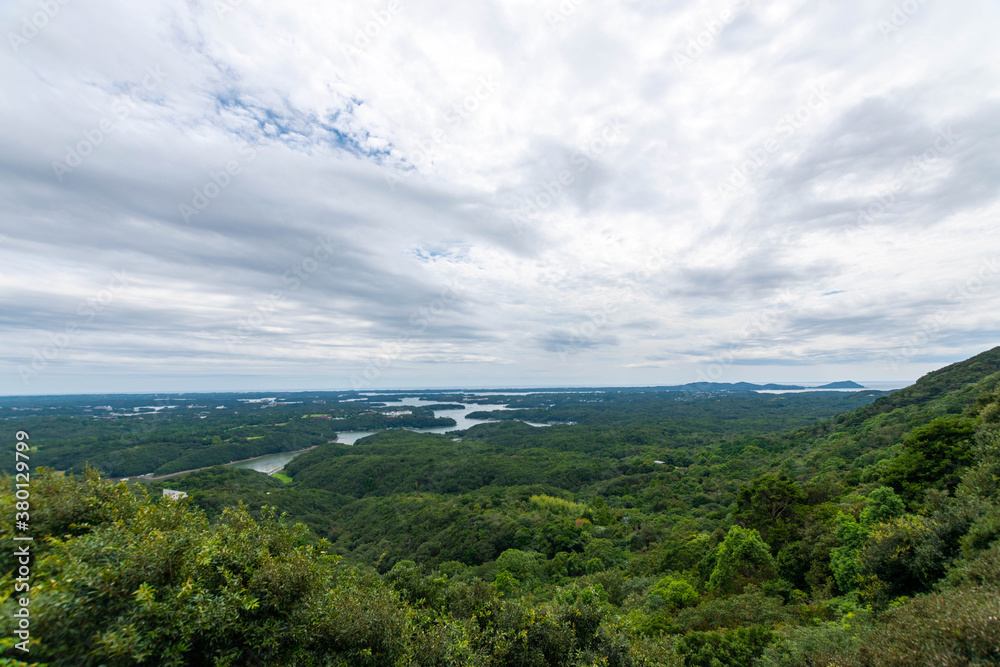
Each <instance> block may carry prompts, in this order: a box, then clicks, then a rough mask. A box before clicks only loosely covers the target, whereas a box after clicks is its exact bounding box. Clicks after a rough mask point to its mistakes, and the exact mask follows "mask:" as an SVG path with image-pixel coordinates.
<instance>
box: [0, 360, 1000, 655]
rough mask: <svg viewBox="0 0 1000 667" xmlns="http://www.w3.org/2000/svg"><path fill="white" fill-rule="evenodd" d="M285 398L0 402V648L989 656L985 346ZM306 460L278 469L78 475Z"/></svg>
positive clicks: (996, 625)
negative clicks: (24, 539) (561, 384)
mask: <svg viewBox="0 0 1000 667" xmlns="http://www.w3.org/2000/svg"><path fill="white" fill-rule="evenodd" d="M409 395H412V394H409ZM298 398H301V401H300V402H298V403H295V404H289V405H276V406H275V407H271V408H267V409H261V408H260V407H258V406H257V405H256V404H252V405H251V404H242V405H241V406H239V407H236V408H233V407H232V405H233V399H232V397H225V396H215V397H207V398H206V397H204V396H202V397H198V398H197V401H198V402H199V404H200V403H204V404H205V405H206V406H208V407H206V408H205V411H206V413H207V414H206V416H205V417H204V418H202V417H201V416H200V415H199V414H198V413H196V412H195V410H193V409H192V410H187V409H185V410H184V411H183V414H181V411H180V410H177V411H175V413H174V414H166V413H167V412H168V411H166V410H162V411H159V412H157V413H156V414H155V415H143V421H142V422H139V421H136V420H135V419H132V420H127V419H118V420H109V419H97V418H94V417H93V416H91V415H83V414H82V413H81V412H80V411H81V410H84V409H86V408H84V407H83V405H84V404H83V403H71V402H70V401H69V400H61V399H57V398H53V399H51V405H49V404H44V406H43V407H44V409H43V410H35V411H33V412H30V413H25V414H22V413H24V409H25V408H24V406H26V405H28V403H27V402H26V403H24V404H23V405H22V404H17V405H16V406H15V407H17V408H19V410H18V411H17V412H16V415H18V416H17V418H16V419H15V418H13V417H12V415H13V414H15V413H10V412H9V411H10V410H11V409H12V408H10V407H7V408H6V410H5V411H0V415H3V418H4V419H5V422H4V423H6V424H8V425H10V428H9V429H8V431H9V433H11V434H13V432H14V431H15V430H17V429H24V430H28V431H30V433H31V443H32V449H31V455H32V465H33V466H36V465H37V466H43V467H41V468H33V470H32V472H31V487H30V488H31V526H32V528H31V529H32V533H33V535H34V536H35V540H34V542H33V546H32V548H33V551H34V560H33V565H32V568H33V579H32V581H31V587H30V596H31V605H30V609H31V646H30V648H31V650H30V653H28V654H25V653H23V652H20V651H17V650H15V649H14V642H15V641H17V640H16V639H14V638H13V637H14V634H13V631H14V629H15V625H14V617H13V615H12V614H13V611H14V610H15V609H16V608H17V601H16V598H17V596H18V595H19V594H15V593H14V592H13V591H14V577H15V565H16V563H15V560H14V556H13V549H11V548H7V549H4V550H0V572H2V573H5V574H4V581H3V582H0V606H2V607H3V617H2V618H3V620H2V621H0V623H2V624H3V626H4V627H3V628H2V632H0V636H2V640H0V641H2V642H3V643H2V644H0V645H2V646H3V650H4V656H6V657H5V658H4V660H5V662H4V664H9V665H27V664H50V665H94V666H97V665H234V666H235V665H287V666H292V665H296V666H297V665H303V666H309V665H317V666H318V665H329V666H344V667H347V666H352V667H353V666H369V665H370V666H394V667H395V666H404V665H405V666H409V665H428V666H430V665H440V666H445V665H448V666H451V665H456V666H457V665H468V666H476V667H479V666H501V665H512V666H515V665H516V666H524V667H529V666H530V667H534V666H538V667H543V666H544V667H547V666H567V667H569V666H574V667H597V666H608V667H611V666H614V667H631V666H635V667H639V666H647V665H648V666H652V665H677V666H681V665H684V666H692V667H694V666H696V667H723V666H734V667H736V666H740V667H744V666H749V665H753V666H762V667H763V666H767V667H777V666H789V667H791V666H798V665H808V666H816V667H828V666H830V665H835V666H838V667H855V666H857V667H861V666H871V667H874V666H878V665H949V666H950V665H954V666H959V665H996V664H1000V348H994V349H992V350H990V351H987V352H984V353H982V354H980V355H978V356H976V357H973V358H972V359H969V360H966V361H963V362H960V363H957V364H953V365H951V366H947V367H945V368H942V369H940V370H938V371H935V372H932V373H930V374H928V375H926V376H924V377H923V378H921V379H920V380H919V381H917V382H916V383H915V384H914V385H912V386H910V387H907V388H905V389H902V390H899V391H895V392H892V393H882V392H872V391H859V392H852V393H832V392H816V393H804V394H755V393H748V392H705V391H698V392H689V391H607V392H593V393H579V392H578V393H570V392H564V393H553V394H535V395H530V396H513V395H512V396H508V397H497V398H490V399H489V403H491V404H498V403H504V404H506V405H508V407H510V408H512V409H511V410H505V411H497V412H491V413H490V414H489V416H490V417H493V418H495V419H496V420H497V421H493V422H488V423H482V424H479V425H476V426H474V427H472V428H469V429H466V430H462V431H458V430H456V431H451V432H448V433H420V432H414V431H410V430H404V429H403V428H394V427H397V426H409V427H417V426H421V425H445V426H447V425H449V424H441V423H440V419H439V418H436V417H435V416H434V410H433V409H430V408H414V409H413V413H412V414H411V415H407V416H406V417H405V419H407V420H410V421H407V422H406V423H401V422H399V421H398V420H400V419H404V417H387V416H385V415H382V414H379V409H380V407H379V406H384V405H385V403H379V402H378V397H369V399H368V400H361V397H359V396H358V395H356V394H354V393H351V392H343V393H342V394H330V395H323V396H322V397H320V396H319V395H317V396H316V397H312V396H310V397H298ZM426 398H428V399H429V400H435V401H440V402H441V403H447V402H454V401H462V402H466V403H469V402H484V403H485V402H486V401H485V400H483V399H478V400H472V398H471V397H469V396H467V395H464V394H461V393H454V392H452V393H450V394H428V395H427V396H426ZM18 400H21V401H26V400H27V399H18ZM150 400H152V399H150ZM297 400H298V399H297ZM213 401H214V402H213ZM289 403H291V401H289ZM35 404H38V402H37V401H36V403H35ZM217 405H225V406H226V407H225V409H217V407H216V406H217ZM113 407H114V406H113ZM437 407H438V408H439V409H443V408H441V407H440V406H437ZM445 407H455V406H447V405H446V406H445ZM90 409H91V410H92V409H93V407H91V408H90ZM122 409H124V408H122ZM48 410H50V411H51V413H52V414H45V412H46V411H48ZM428 420H431V421H428ZM522 420H523V421H522ZM525 421H530V422H541V423H548V424H551V425H550V426H546V427H535V426H531V425H528V424H526V423H524V422H525ZM345 423H346V424H349V425H350V426H351V428H356V429H358V430H376V429H389V430H384V431H382V432H380V433H377V434H375V435H372V436H369V437H366V438H363V439H361V440H359V441H357V442H356V443H355V444H354V445H353V446H349V445H345V444H341V443H338V442H337V438H336V431H337V430H344V426H343V425H344V424H345ZM7 440H8V441H10V442H8V443H6V444H5V445H4V451H5V453H4V455H5V456H8V457H9V460H13V454H12V442H13V438H12V437H8V438H7ZM310 447H312V449H310V450H309V451H307V452H305V453H302V454H301V455H299V456H298V457H296V458H295V459H294V460H293V461H291V462H290V463H289V464H288V465H287V466H286V467H285V469H284V471H283V473H284V475H286V476H287V477H284V478H278V477H275V476H271V477H268V476H267V475H264V474H261V473H257V472H254V471H252V470H245V469H237V468H231V467H222V466H217V467H211V468H208V469H205V470H200V471H198V472H193V473H189V474H186V475H183V476H179V477H175V478H172V479H169V480H164V481H154V482H145V483H143V482H139V483H137V482H136V480H135V479H131V480H129V481H128V482H122V481H114V480H109V479H107V478H108V477H120V476H129V475H143V474H148V473H159V474H162V473H164V472H174V471H178V470H187V469H192V468H200V467H205V466H212V465H215V464H217V463H226V462H228V461H231V460H235V459H236V458H247V457H249V456H255V455H257V453H273V452H278V451H293V450H300V449H306V448H310ZM8 450H11V451H8ZM255 452H256V453H255ZM244 455H246V456H244ZM14 488H15V480H14V479H13V478H12V477H10V476H7V477H6V479H5V483H4V484H3V493H2V495H0V504H2V510H0V511H2V513H3V516H4V517H13V516H14V514H15V511H16V503H17V502H18V501H17V498H16V497H15V493H14ZM164 488H169V489H176V490H182V491H185V492H187V493H188V494H189V496H188V497H187V498H185V499H182V500H172V499H169V498H166V497H163V496H162V489H164ZM3 529H4V531H5V534H4V536H3V537H4V542H5V543H7V544H13V542H12V541H11V529H12V526H11V525H10V523H9V521H8V520H6V519H5V521H4V523H3ZM29 656H30V658H29Z"/></svg>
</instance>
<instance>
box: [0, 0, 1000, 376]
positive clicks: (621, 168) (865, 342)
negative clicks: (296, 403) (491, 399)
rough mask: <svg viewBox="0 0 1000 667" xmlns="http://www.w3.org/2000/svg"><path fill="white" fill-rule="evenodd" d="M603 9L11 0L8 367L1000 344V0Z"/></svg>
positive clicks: (863, 363) (433, 364) (5, 80)
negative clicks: (117, 280)
mask: <svg viewBox="0 0 1000 667" xmlns="http://www.w3.org/2000/svg"><path fill="white" fill-rule="evenodd" d="M572 7H573V9H572V11H569V10H568V9H567V8H566V6H565V5H560V4H559V3H556V2H547V3H542V4H541V5H538V4H531V3H524V2H516V1H511V2H501V3H493V4H489V5H482V6H478V5H469V4H465V5H454V4H448V3H443V2H431V3H419V4H411V3H408V2H406V1H405V0H400V2H399V4H398V10H397V11H392V12H390V11H389V9H388V4H386V5H372V4H370V3H353V2H347V3H338V4H337V5H336V7H333V6H326V5H323V4H321V3H306V4H299V5H295V6H286V5H281V4H274V3H263V2H260V1H257V0H244V2H241V3H229V4H225V5H224V6H223V8H222V11H219V3H210V2H178V1H176V0H153V1H152V2H149V3H144V4H142V5H135V4H134V3H125V2H122V1H120V0H100V1H99V2H97V4H93V3H90V4H87V5H86V6H85V5H82V4H77V3H67V4H65V5H60V8H59V11H58V12H57V13H55V14H54V15H53V16H51V17H50V18H49V19H48V21H47V22H46V23H45V25H44V26H42V27H37V29H35V30H31V29H29V28H26V27H25V23H24V21H25V20H27V21H28V24H29V25H30V22H31V20H32V17H33V15H34V14H35V13H36V12H37V5H36V4H35V3H34V2H31V1H29V0H17V1H15V2H10V3H7V4H6V5H5V7H4V9H3V10H2V13H0V24H2V25H4V26H6V31H5V33H6V35H7V38H6V42H7V47H8V48H6V49H4V50H2V51H0V83H2V84H3V87H4V90H8V91H16V94H11V95H5V96H4V97H3V98H2V99H0V122H2V123H3V126H4V127H5V128H8V131H7V132H4V133H3V135H2V136H0V175H2V177H0V204H2V207H3V211H4V212H5V213H4V216H3V219H2V220H0V235H2V242H0V262H3V266H4V272H3V273H2V274H0V281H2V290H0V313H2V315H0V335H2V336H3V340H4V346H3V350H2V352H0V371H2V373H0V377H2V378H3V379H2V381H0V392H3V393H8V394H19V393H40V392H55V393H59V392H73V391H88V390H103V391H112V390H126V389H128V390H135V389H136V388H139V387H141V388H143V389H147V390H156V389H160V388H163V389H166V388H171V389H179V388H188V389H192V390H194V389H213V388H222V389H240V388H246V387H249V386H250V385H251V384H252V385H253V386H254V387H255V388H266V387H270V386H273V387H274V388H276V389H277V388H288V387H301V386H314V387H350V386H351V383H352V378H356V377H357V376H358V375H359V374H360V373H363V372H364V369H365V368H367V367H368V366H370V365H372V364H374V363H375V362H376V361H379V360H382V361H380V363H382V362H384V364H385V365H384V367H380V372H379V376H378V379H377V381H376V382H375V385H377V386H395V385H399V386H403V385H405V386H420V385H449V386H458V385H463V384H473V385H480V386H483V385H490V384H548V385H552V384H561V383H574V384H587V383H591V384H649V383H683V382H688V381H695V380H697V379H699V378H698V377H697V374H698V373H699V371H700V370H703V369H704V367H705V365H706V364H716V365H718V366H719V367H720V368H723V371H724V373H725V374H727V375H731V377H726V378H724V379H725V380H730V381H736V380H743V379H748V380H776V381H780V380H784V379H797V380H804V379H808V378H802V377H796V378H787V377H784V376H782V375H781V374H782V373H783V372H784V371H783V370H782V369H783V368H784V367H786V366H788V365H789V364H794V365H796V366H799V367H801V366H812V367H813V369H814V371H815V373H816V374H817V377H816V378H815V379H816V380H836V379H843V377H846V376H856V377H865V378H869V379H878V378H885V379H896V378H897V377H903V376H905V378H906V379H913V378H915V377H916V376H917V375H919V374H921V373H922V372H924V371H925V370H927V369H929V368H930V367H931V366H932V365H934V364H938V363H939V362H941V361H942V360H948V361H952V360H957V359H959V358H963V357H965V356H968V355H970V354H972V353H975V352H977V351H979V350H981V349H983V348H985V347H991V346H992V345H994V344H995V343H996V332H997V331H998V329H1000V323H998V320H997V316H996V315H995V313H997V312H1000V310H998V308H997V306H1000V299H998V294H1000V291H998V290H997V286H998V285H1000V275H997V274H996V273H995V272H993V271H992V269H991V267H992V266H994V265H995V262H996V259H997V258H998V257H1000V242H998V241H996V240H995V239H996V234H995V233H994V232H995V230H994V229H993V228H994V227H995V220H996V216H997V213H998V212H1000V203H998V194H997V193H998V192H1000V188H998V187H997V185H998V183H1000V158H998V156H1000V150H998V149H1000V120H998V118H1000V114H998V113H997V111H998V109H997V103H996V101H995V99H996V92H997V90H998V83H1000V75H998V74H997V72H996V68H995V66H994V64H995V62H996V61H997V59H998V56H1000V52H998V50H1000V46H998V45H997V44H996V40H995V38H994V37H993V35H992V33H991V31H990V26H991V25H992V24H995V22H996V19H998V18H1000V9H998V8H997V7H996V6H994V5H992V4H990V3H986V2H980V1H979V0H976V1H975V2H971V3H967V6H966V7H964V8H962V9H961V11H955V10H954V8H948V7H945V6H939V5H933V4H926V5H923V6H922V7H921V9H920V11H919V12H917V13H916V14H914V15H913V16H911V17H909V19H908V21H907V22H906V24H905V25H901V26H898V29H897V30H892V31H889V32H888V33H887V32H886V31H885V30H884V29H880V28H879V25H880V24H879V21H880V20H882V19H884V17H885V16H886V15H888V14H889V13H890V12H891V3H889V4H886V5H884V6H883V5H880V4H878V3H876V4H875V5H872V4H871V3H861V2H860V1H859V0H858V1H852V2H848V3H846V4H843V3H842V4H840V5H836V6H834V5H829V6H828V5H816V4H814V3H813V4H810V3H805V2H797V3H785V4H783V5H780V6H772V5H762V4H759V3H743V2H737V1H736V0H712V1H710V2H693V1H691V2H682V3H671V5H670V6H669V7H665V6H660V5H655V3H644V2H633V3H626V4H624V5H623V4H620V3H611V2H607V1H604V0H594V1H592V2H591V1H589V0H588V2H585V3H573V5H572ZM553 12H554V14H553ZM727 12H729V13H728V14H727ZM724 16H731V18H726V19H725V20H723V19H722V18H721V17H724ZM553 17H556V18H553ZM991 18H992V19H994V20H993V21H990V19H991ZM955 34H962V35H963V41H962V42H961V43H960V44H959V43H957V42H955V41H954V40H953V39H952V36H953V35H955ZM10 35H14V38H11V37H10ZM29 35H30V36H29ZM699 40H700V41H699ZM692 44H694V46H692ZM679 54H680V55H684V56H686V57H688V58H690V60H679V59H678V55H679ZM679 62H681V63H683V65H680V64H678V63H679ZM942 137H945V138H946V139H944V140H942ZM733 183H738V186H737V185H733ZM720 186H723V187H720ZM116 272H118V273H123V274H124V275H125V276H127V281H126V282H127V284H126V285H125V286H123V287H122V288H121V289H117V290H115V291H114V292H113V293H111V292H110V291H109V290H110V288H109V282H110V281H112V280H113V276H114V275H115V273H116ZM977 281H978V282H977ZM102 300H103V301H102ZM97 306H100V308H99V309H98V308H97ZM68 328H72V329H73V333H72V334H67V333H66V332H67V330H68ZM591 329H593V331H591ZM991 341H992V342H991ZM567 346H572V347H573V349H574V354H572V355H566V354H564V352H565V349H566V348H567ZM561 350H562V351H563V353H562V354H561V352H560V351H561ZM900 350H903V352H902V353H901V352H900ZM900 359H902V362H900ZM720 360H721V361H720ZM893 360H895V361H893ZM838 364H839V365H840V366H837V365H838ZM893 364H895V367H894V366H893ZM851 369H855V370H856V372H855V371H852V370H851ZM26 370H27V379H25V378H26V372H25V371H26ZM797 372H799V373H801V372H803V371H797ZM720 379H722V378H720ZM375 385H373V386H375Z"/></svg>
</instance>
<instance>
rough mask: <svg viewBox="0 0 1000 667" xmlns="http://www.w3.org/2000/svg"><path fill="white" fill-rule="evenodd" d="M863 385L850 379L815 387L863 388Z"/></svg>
mask: <svg viewBox="0 0 1000 667" xmlns="http://www.w3.org/2000/svg"><path fill="white" fill-rule="evenodd" d="M864 388H865V387H864V385H861V384H858V383H857V382H852V381H850V380H845V381H844V382H831V383H830V384H824V385H822V386H819V387H815V389H864Z"/></svg>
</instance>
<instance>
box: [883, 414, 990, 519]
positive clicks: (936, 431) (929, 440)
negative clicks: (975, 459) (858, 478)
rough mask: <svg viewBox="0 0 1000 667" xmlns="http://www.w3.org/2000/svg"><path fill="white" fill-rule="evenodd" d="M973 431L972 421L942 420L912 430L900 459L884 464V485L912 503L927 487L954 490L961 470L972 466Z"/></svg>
mask: <svg viewBox="0 0 1000 667" xmlns="http://www.w3.org/2000/svg"><path fill="white" fill-rule="evenodd" d="M974 428H975V421H974V420H971V419H966V418H964V417H940V418H938V419H935V420H934V421H932V422H931V423H930V424H927V425H926V426H921V427H918V428H915V429H913V431H911V432H910V434H909V435H908V436H907V437H906V438H905V439H904V440H903V447H902V451H901V452H900V454H899V456H897V457H896V458H894V459H892V460H890V461H889V462H888V463H886V464H885V468H884V469H883V471H882V482H883V483H884V484H886V485H888V486H891V487H892V488H893V489H894V490H895V491H896V492H897V493H899V494H900V495H901V496H902V497H903V499H904V500H907V501H910V502H913V501H916V500H919V499H920V498H921V496H923V493H924V491H925V490H926V489H928V488H939V489H942V488H943V489H948V490H951V489H954V488H955V486H957V485H958V482H959V470H960V468H962V467H963V466H967V465H969V464H970V463H972V435H973V431H974Z"/></svg>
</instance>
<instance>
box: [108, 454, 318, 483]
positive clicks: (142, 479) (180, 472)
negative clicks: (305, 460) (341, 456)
mask: <svg viewBox="0 0 1000 667" xmlns="http://www.w3.org/2000/svg"><path fill="white" fill-rule="evenodd" d="M317 447H319V445H313V446H312V447H306V448H305V449H295V450H292V451H288V452H271V453H270V454H261V455H260V456H251V457H250V458H248V459H240V460H239V461H230V462H229V463H216V464H215V465H210V466H203V467H201V468H191V469H190V470H178V471H177V472H169V473H167V474H166V475H157V476H156V477H142V476H138V477H117V478H113V479H116V480H117V481H119V482H121V481H122V480H128V481H130V482H133V481H135V482H158V481H160V480H161V479H169V478H170V477H176V476H177V475H186V474H188V473H191V472H198V471H199V470H208V469H209V468H215V467H216V466H231V465H235V464H237V463H246V462H247V461H256V460H257V459H262V458H264V457H265V456H275V455H277V454H301V453H302V452H308V451H309V450H311V449H316V448H317ZM275 472H278V471H277V470H276V471H275ZM272 474H273V473H272ZM268 477H270V475H268Z"/></svg>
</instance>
